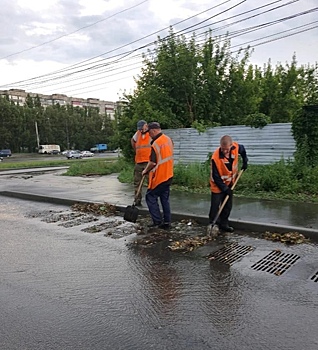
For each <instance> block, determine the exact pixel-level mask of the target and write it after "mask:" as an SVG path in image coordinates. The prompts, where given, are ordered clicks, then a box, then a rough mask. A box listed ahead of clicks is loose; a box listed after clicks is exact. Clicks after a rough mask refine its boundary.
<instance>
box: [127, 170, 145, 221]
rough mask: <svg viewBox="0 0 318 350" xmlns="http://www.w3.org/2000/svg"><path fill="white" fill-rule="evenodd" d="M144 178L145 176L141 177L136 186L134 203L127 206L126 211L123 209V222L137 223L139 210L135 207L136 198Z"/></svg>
mask: <svg viewBox="0 0 318 350" xmlns="http://www.w3.org/2000/svg"><path fill="white" fill-rule="evenodd" d="M145 177H146V175H143V177H142V178H141V180H140V184H139V186H138V189H137V192H136V195H135V200H134V203H133V204H132V205H128V207H126V209H125V214H124V220H126V221H130V222H136V221H137V218H138V213H139V209H138V208H137V207H136V199H137V198H138V195H139V193H140V191H141V188H142V185H143V183H144V180H145Z"/></svg>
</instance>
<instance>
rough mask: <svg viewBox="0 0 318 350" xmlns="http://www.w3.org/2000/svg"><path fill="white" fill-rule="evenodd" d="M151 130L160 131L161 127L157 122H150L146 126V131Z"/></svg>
mask: <svg viewBox="0 0 318 350" xmlns="http://www.w3.org/2000/svg"><path fill="white" fill-rule="evenodd" d="M151 129H161V126H160V124H159V123H158V122H151V123H149V124H148V130H151Z"/></svg>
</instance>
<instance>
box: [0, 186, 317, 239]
mask: <svg viewBox="0 0 318 350" xmlns="http://www.w3.org/2000/svg"><path fill="white" fill-rule="evenodd" d="M0 196H6V197H12V198H19V199H22V200H30V201H37V202H45V203H52V204H60V205H66V206H72V205H73V204H76V203H80V204H92V203H93V202H91V201H85V200H75V199H67V198H60V197H48V196H43V195H37V194H33V193H27V192H14V191H0ZM94 203H100V204H103V202H94ZM109 204H112V203H109ZM115 207H116V209H117V210H118V211H120V212H125V210H126V208H127V206H122V205H115ZM138 210H139V214H140V215H141V216H147V215H149V212H148V209H146V208H138ZM171 216H172V220H173V221H180V220H185V219H186V220H195V221H196V222H197V223H198V224H200V225H208V223H209V222H208V218H207V217H206V216H201V215H191V214H187V213H178V212H172V214H171ZM230 224H231V225H233V226H234V227H235V229H236V230H238V231H241V232H242V231H243V232H250V233H251V232H255V233H259V234H261V233H265V232H266V231H269V232H275V233H286V232H299V233H301V234H303V235H304V236H305V237H306V238H310V239H311V240H312V241H318V230H316V229H310V228H304V227H298V226H282V225H275V224H267V223H257V222H251V221H241V220H231V221H230Z"/></svg>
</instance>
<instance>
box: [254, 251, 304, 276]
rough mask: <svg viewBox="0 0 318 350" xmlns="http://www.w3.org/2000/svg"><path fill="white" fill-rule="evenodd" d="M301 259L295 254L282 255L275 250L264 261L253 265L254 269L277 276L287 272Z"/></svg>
mask: <svg viewBox="0 0 318 350" xmlns="http://www.w3.org/2000/svg"><path fill="white" fill-rule="evenodd" d="M299 258H300V257H299V256H298V255H295V254H287V253H282V252H281V251H280V250H273V251H272V252H270V253H269V254H268V255H266V256H265V257H264V258H263V259H261V260H259V261H258V262H257V263H255V264H254V265H252V269H254V270H257V271H265V272H269V273H272V274H274V275H276V276H280V275H282V274H283V273H284V272H286V271H287V270H288V269H289V268H290V267H291V266H292V265H293V264H295V262H296V261H297V260H298V259H299Z"/></svg>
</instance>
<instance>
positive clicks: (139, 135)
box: [131, 120, 151, 206]
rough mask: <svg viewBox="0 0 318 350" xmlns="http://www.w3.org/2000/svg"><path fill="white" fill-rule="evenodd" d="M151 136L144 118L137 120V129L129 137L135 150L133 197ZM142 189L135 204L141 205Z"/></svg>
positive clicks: (146, 160) (148, 149) (145, 160)
mask: <svg viewBox="0 0 318 350" xmlns="http://www.w3.org/2000/svg"><path fill="white" fill-rule="evenodd" d="M150 142H151V138H150V136H149V133H148V125H147V122H146V121H145V120H139V121H138V123H137V131H136V132H135V134H134V136H133V137H132V138H131V146H132V148H133V149H134V150H135V168H134V186H135V197H136V195H137V189H138V187H139V184H140V181H141V179H142V171H143V170H144V169H145V168H146V166H147V164H148V161H149V158H150V151H151V145H150ZM141 198H142V191H140V193H139V194H138V196H137V197H136V198H135V205H137V206H140V205H141Z"/></svg>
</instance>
